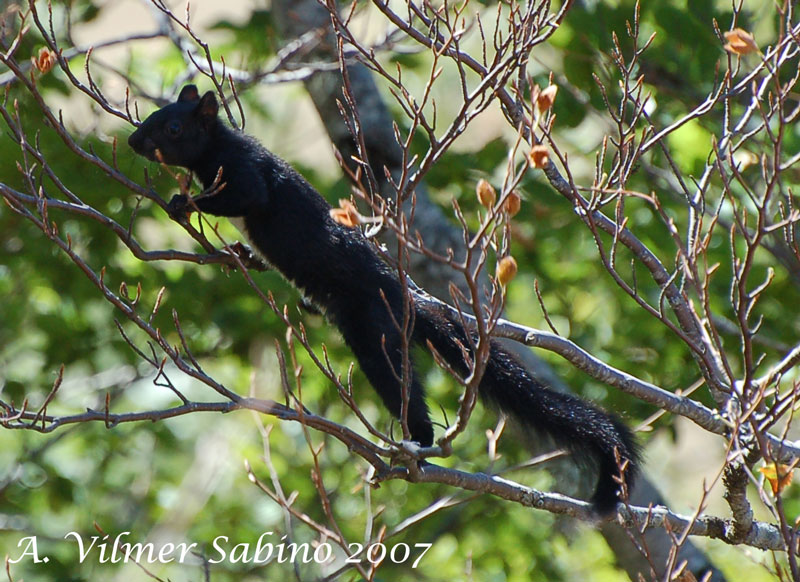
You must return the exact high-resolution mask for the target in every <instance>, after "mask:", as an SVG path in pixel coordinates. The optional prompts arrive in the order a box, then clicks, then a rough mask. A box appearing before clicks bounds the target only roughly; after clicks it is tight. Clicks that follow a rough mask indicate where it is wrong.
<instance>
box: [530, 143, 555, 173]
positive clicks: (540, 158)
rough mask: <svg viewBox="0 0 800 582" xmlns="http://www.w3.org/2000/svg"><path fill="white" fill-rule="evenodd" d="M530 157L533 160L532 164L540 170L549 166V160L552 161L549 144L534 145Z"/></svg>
mask: <svg viewBox="0 0 800 582" xmlns="http://www.w3.org/2000/svg"><path fill="white" fill-rule="evenodd" d="M528 157H529V158H530V160H531V165H532V166H533V167H534V168H538V169H540V170H541V169H542V168H545V167H547V162H549V161H550V153H549V152H548V151H547V146H544V145H542V144H537V145H535V146H533V147H532V148H531V152H530V153H529V154H528Z"/></svg>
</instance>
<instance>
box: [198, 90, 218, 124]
mask: <svg viewBox="0 0 800 582" xmlns="http://www.w3.org/2000/svg"><path fill="white" fill-rule="evenodd" d="M195 111H196V112H197V114H198V115H199V116H200V117H203V118H204V119H206V120H211V119H216V117H217V113H218V112H219V103H218V102H217V95H216V93H214V92H213V91H206V93H205V95H203V97H202V99H200V103H199V104H198V105H197V109H196V110H195Z"/></svg>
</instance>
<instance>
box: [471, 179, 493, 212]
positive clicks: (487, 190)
mask: <svg viewBox="0 0 800 582" xmlns="http://www.w3.org/2000/svg"><path fill="white" fill-rule="evenodd" d="M475 189H476V191H477V192H478V202H480V203H481V206H483V207H484V208H491V207H492V206H494V203H495V202H496V201H497V192H495V190H494V187H493V186H492V185H491V184H489V182H487V181H486V180H484V179H483V178H481V179H480V180H478V185H477V187H476V188H475Z"/></svg>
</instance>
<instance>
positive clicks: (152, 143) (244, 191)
mask: <svg viewBox="0 0 800 582" xmlns="http://www.w3.org/2000/svg"><path fill="white" fill-rule="evenodd" d="M128 143H129V144H130V146H131V147H132V148H133V149H134V150H135V151H136V152H137V153H139V154H141V155H143V156H145V157H147V158H148V159H151V160H156V159H160V160H161V161H163V162H164V163H167V164H171V165H178V166H183V167H185V168H187V169H189V170H191V171H192V172H194V173H195V174H196V175H197V176H198V177H199V179H200V181H201V182H202V183H203V185H204V186H205V187H206V188H209V187H210V186H211V185H212V184H213V183H214V180H215V179H216V178H217V174H218V172H219V169H220V168H222V177H221V180H220V184H224V187H222V188H221V190H219V192H218V193H216V194H210V195H208V194H206V195H201V196H198V197H196V198H194V203H195V204H196V205H197V207H198V208H199V209H200V210H201V211H202V212H206V213H209V214H213V215H216V216H227V217H231V218H242V219H243V220H244V229H243V230H244V231H245V234H246V235H247V237H248V238H249V241H250V243H251V244H252V245H253V246H254V247H255V248H256V249H257V250H258V252H259V253H260V254H261V255H263V257H264V258H265V259H266V260H267V261H268V262H269V263H270V264H271V265H272V266H273V267H275V268H276V269H277V270H279V271H280V272H281V273H282V274H283V275H284V276H285V277H286V278H287V279H288V280H289V281H291V282H292V283H293V284H294V285H295V286H297V287H298V288H299V289H300V290H301V291H302V293H303V294H304V295H305V296H306V297H307V298H308V299H310V300H311V301H312V302H313V303H314V304H316V305H318V306H320V307H321V308H322V310H323V311H324V312H325V314H326V316H327V318H328V319H329V320H330V321H331V322H332V323H333V324H334V325H336V327H338V328H339V330H340V331H341V333H342V335H343V336H344V339H345V341H346V342H347V345H348V346H350V349H351V350H352V351H353V353H354V354H355V356H356V358H357V359H358V362H359V364H360V366H361V369H362V370H363V372H364V373H365V375H366V376H367V378H368V379H369V381H370V383H371V384H372V385H373V387H374V388H375V390H376V391H377V392H378V394H379V395H380V397H381V398H382V400H383V402H384V403H385V404H386V406H387V408H388V409H389V410H390V411H391V413H392V414H394V415H395V416H396V417H399V416H400V412H401V410H400V409H401V400H402V398H401V389H400V383H399V382H398V380H397V378H398V377H401V376H402V373H401V365H402V350H401V341H400V340H401V336H400V332H399V331H398V330H397V326H396V325H395V323H394V322H393V321H392V317H391V316H390V315H389V313H388V311H387V305H388V306H390V307H391V310H392V315H393V316H394V320H395V321H398V322H399V321H402V320H403V302H404V297H403V292H402V288H401V285H400V282H399V281H398V279H397V275H396V273H395V272H394V271H393V270H392V269H391V268H390V267H389V266H388V265H387V264H386V263H385V262H384V261H383V260H381V258H380V257H379V255H378V254H377V252H376V251H375V249H374V248H373V245H372V243H371V242H370V241H368V240H367V239H366V238H365V237H364V236H363V235H362V233H361V232H360V231H359V230H358V229H355V228H348V227H345V226H342V225H341V224H339V223H337V222H336V221H334V220H333V219H332V218H331V216H330V212H329V211H330V208H331V207H330V205H329V204H328V203H327V202H326V201H325V199H324V198H322V196H321V195H320V194H319V193H318V192H317V191H316V190H314V188H313V187H312V186H311V185H310V184H309V183H308V182H307V181H306V180H305V179H304V178H303V177H302V176H301V175H300V174H298V173H297V172H296V171H295V170H294V169H293V168H291V167H290V166H289V165H288V164H286V162H284V161H283V160H281V159H280V158H278V157H277V156H275V155H273V154H272V153H271V152H269V151H268V150H266V149H265V148H264V147H263V146H262V145H261V144H260V143H259V142H257V141H256V140H255V139H253V138H251V137H248V136H246V135H244V134H242V133H240V132H238V131H235V130H233V129H231V128H229V127H228V126H226V125H225V124H224V123H223V122H222V121H220V120H219V119H218V104H217V100H216V96H215V95H214V93H212V92H208V93H206V94H205V95H203V96H202V97H200V95H199V94H198V92H197V88H196V87H194V85H187V86H186V87H184V89H183V90H182V91H181V94H180V96H179V97H178V101H176V102H175V103H172V104H170V105H167V106H166V107H164V108H162V109H160V110H158V111H156V112H154V113H153V114H152V115H150V117H148V118H147V119H146V120H145V121H144V122H143V123H142V124H141V126H139V128H138V129H137V130H136V131H135V132H134V133H133V134H131V136H130V138H129V139H128ZM157 152H158V153H157ZM188 208H189V201H188V200H187V199H186V198H185V197H184V196H181V195H179V196H176V197H174V198H173V199H172V201H171V202H170V211H171V212H173V213H175V214H180V213H185V212H186V211H187V210H188ZM382 295H383V296H382ZM413 310H414V311H413V318H412V319H413V323H414V327H413V332H412V339H413V340H414V342H416V343H420V344H422V345H425V343H426V342H428V341H429V342H430V343H431V344H432V345H433V346H434V347H435V349H436V350H437V351H438V352H439V354H441V355H442V357H443V358H444V359H445V360H446V361H447V362H448V363H449V364H450V365H451V366H453V368H454V369H455V370H457V371H459V372H466V365H465V363H464V359H463V354H462V352H461V348H460V347H459V346H460V345H463V346H467V345H469V344H468V342H467V338H466V336H465V331H464V329H463V328H462V326H461V324H460V323H459V322H458V321H457V320H456V319H455V318H454V317H453V315H451V313H450V312H449V311H448V310H447V309H446V308H444V307H436V306H432V305H431V304H428V303H425V304H424V305H423V304H422V303H417V304H415V305H414V306H413ZM390 365H391V367H393V368H394V371H392V369H391V368H390ZM480 395H481V397H482V398H483V399H484V400H486V401H488V402H490V403H492V404H495V405H496V406H497V407H499V408H500V409H501V410H502V411H504V412H506V413H508V414H510V415H511V416H513V417H515V418H516V419H517V420H518V421H520V423H521V424H522V425H523V426H524V427H526V428H527V429H529V430H531V431H534V432H537V433H541V434H543V435H546V436H548V437H550V438H552V439H553V440H554V441H555V442H556V443H557V444H558V445H560V446H563V447H565V448H567V449H569V450H570V451H571V452H573V453H575V454H576V455H578V456H579V457H580V458H583V459H586V460H588V461H590V462H591V463H593V464H594V465H596V467H597V469H598V473H599V480H598V485H597V489H596V491H595V493H594V496H593V497H592V503H593V505H594V507H595V508H596V510H598V511H599V512H602V513H606V512H609V511H611V510H613V509H614V507H615V506H616V503H617V501H618V490H619V485H618V484H617V483H616V482H615V476H616V475H618V473H619V470H618V467H617V462H616V458H615V451H616V452H617V453H618V454H619V456H620V457H621V458H622V459H626V460H627V461H628V462H629V465H628V469H627V471H626V474H625V475H626V480H627V482H628V483H629V484H630V483H631V482H632V479H633V477H634V475H635V472H636V469H637V459H638V454H637V446H636V443H635V440H634V438H633V436H632V434H631V432H630V430H629V429H628V428H627V427H626V426H625V425H624V424H622V423H621V422H620V421H619V420H617V419H616V418H615V417H614V416H612V415H609V414H608V413H606V412H604V411H603V410H601V409H599V408H597V407H595V406H594V405H592V404H589V403H587V402H585V401H583V400H581V399H580V398H578V397H576V396H572V395H569V394H562V393H560V392H556V391H554V390H552V389H550V388H548V387H546V386H543V385H542V384H540V383H539V382H538V381H537V380H535V379H534V378H533V377H532V376H531V375H530V373H528V372H527V371H526V370H525V368H524V367H523V366H522V365H520V364H519V363H518V362H517V361H516V360H515V359H514V358H513V357H512V356H511V355H510V354H508V353H507V352H506V351H504V350H503V349H502V348H501V347H500V346H499V344H497V343H493V344H492V346H491V353H490V358H489V361H488V364H487V366H486V371H485V373H484V376H483V379H482V381H481V384H480ZM407 416H408V426H409V430H410V432H411V437H412V439H413V440H415V441H417V442H419V443H420V444H421V445H423V446H429V445H431V444H432V443H433V427H432V425H431V421H430V417H429V413H428V408H427V405H426V404H425V399H424V390H423V387H422V386H421V385H420V383H419V381H418V380H417V378H416V376H415V375H414V374H412V378H411V385H410V390H409V407H408V415H407Z"/></svg>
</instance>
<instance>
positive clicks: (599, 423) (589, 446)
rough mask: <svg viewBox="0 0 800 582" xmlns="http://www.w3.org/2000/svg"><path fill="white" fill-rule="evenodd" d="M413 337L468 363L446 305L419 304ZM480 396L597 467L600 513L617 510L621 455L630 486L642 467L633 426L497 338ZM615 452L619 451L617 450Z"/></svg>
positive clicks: (456, 363) (459, 363) (456, 365)
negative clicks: (537, 372)
mask: <svg viewBox="0 0 800 582" xmlns="http://www.w3.org/2000/svg"><path fill="white" fill-rule="evenodd" d="M414 339H415V340H416V341H417V342H419V343H422V344H425V343H426V342H430V343H431V345H432V346H433V347H434V348H435V349H436V351H437V352H439V354H440V355H441V356H442V358H444V360H445V361H447V363H448V364H449V365H450V366H452V367H453V369H454V370H456V371H458V372H459V373H466V365H465V363H464V358H463V354H462V350H461V347H460V346H459V343H461V345H463V346H464V347H468V345H469V344H468V343H467V341H466V336H465V334H464V330H463V328H462V326H461V323H460V322H459V321H458V320H457V319H456V318H455V316H454V315H452V314H451V312H450V311H449V310H448V309H447V308H445V307H444V306H436V305H432V304H427V303H426V304H424V305H423V304H418V305H417V308H416V321H415V322H414ZM479 390H480V396H481V398H482V399H483V400H485V401H487V402H488V403H491V404H494V405H496V406H497V407H498V408H500V410H502V411H503V412H505V413H506V414H508V415H509V416H512V417H513V418H515V419H516V420H517V421H518V422H519V423H520V424H521V425H522V426H523V427H524V428H525V429H528V430H531V431H533V432H534V433H537V434H540V435H544V436H547V437H549V438H551V439H552V440H553V441H554V442H555V443H556V445H558V446H560V447H563V448H565V449H567V450H569V451H570V452H571V453H572V454H574V455H575V456H577V457H578V459H579V460H581V461H587V462H588V463H590V464H591V465H593V466H595V467H596V468H597V472H598V481H597V488H596V490H595V492H594V495H593V496H592V499H591V503H592V505H593V506H594V508H595V510H596V511H597V512H599V513H608V512H610V511H613V510H614V508H615V507H616V504H617V502H618V501H619V498H618V492H619V489H620V485H619V483H618V482H617V480H616V477H618V475H619V472H620V471H619V465H618V463H617V454H618V455H619V457H620V459H621V460H622V461H626V460H627V468H626V470H625V481H626V483H627V484H628V486H630V485H631V484H632V482H633V478H634V477H635V475H636V472H637V469H638V458H639V455H638V447H637V445H636V441H635V439H634V437H633V434H632V433H631V431H630V429H628V427H627V426H625V425H624V424H623V423H622V422H621V421H620V420H619V419H617V418H616V417H615V416H613V415H611V414H609V413H607V412H605V411H604V410H602V409H600V408H598V407H597V406H594V405H593V404H591V403H588V402H586V401H584V400H582V399H580V398H578V397H577V396H573V395H571V394H564V393H561V392H556V391H555V390H553V389H552V388H549V387H547V386H545V385H543V384H542V383H540V382H539V381H538V380H536V379H535V378H534V377H533V376H532V375H531V374H530V373H529V372H528V371H527V370H526V369H525V368H524V367H523V366H522V365H521V364H520V363H519V362H517V360H516V359H515V358H514V357H513V356H512V355H511V354H509V353H508V352H506V351H505V350H504V349H503V348H502V347H501V346H500V345H499V344H498V343H496V342H493V344H492V346H491V352H490V357H489V361H488V363H487V365H486V370H485V372H484V374H483V379H482V380H481V383H480V386H479ZM615 451H616V454H615Z"/></svg>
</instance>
